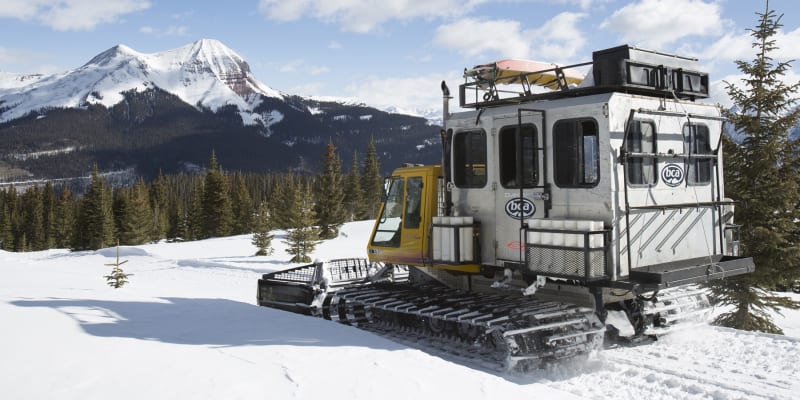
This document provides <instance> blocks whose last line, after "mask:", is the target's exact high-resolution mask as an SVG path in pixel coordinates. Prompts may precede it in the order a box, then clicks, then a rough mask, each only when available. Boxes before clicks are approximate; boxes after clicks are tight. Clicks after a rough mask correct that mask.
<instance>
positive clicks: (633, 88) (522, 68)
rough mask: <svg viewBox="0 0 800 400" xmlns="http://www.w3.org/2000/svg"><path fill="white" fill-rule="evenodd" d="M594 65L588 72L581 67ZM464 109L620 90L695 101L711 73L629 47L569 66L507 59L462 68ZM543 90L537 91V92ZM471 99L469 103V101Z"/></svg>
mask: <svg viewBox="0 0 800 400" xmlns="http://www.w3.org/2000/svg"><path fill="white" fill-rule="evenodd" d="M587 66H591V68H590V69H589V72H588V73H583V72H581V70H582V69H583V68H581V67H587ZM464 79H465V83H464V84H462V85H460V87H459V95H460V96H459V97H460V106H461V107H462V108H482V107H492V106H498V105H504V104H519V103H523V102H527V101H532V100H539V99H551V98H561V97H574V96H584V95H589V94H595V93H606V92H613V91H621V92H628V93H638V94H643V95H649V96H657V97H676V98H680V99H689V100H692V101H694V100H695V99H696V98H706V97H708V82H709V81H708V74H707V73H704V72H698V71H697V59H695V58H689V57H682V56H677V55H672V54H666V53H660V52H656V51H652V50H645V49H640V48H636V47H631V46H628V45H622V46H618V47H613V48H610V49H605V50H599V51H595V52H593V53H592V61H590V62H584V63H579V64H572V65H566V66H559V65H556V64H548V63H542V62H537V61H529V60H517V59H508V60H501V61H496V62H493V63H489V64H482V65H477V66H475V67H473V68H470V69H465V70H464ZM535 88H539V89H538V90H534V89H535ZM468 98H469V100H471V101H469V102H468V101H467V100H468Z"/></svg>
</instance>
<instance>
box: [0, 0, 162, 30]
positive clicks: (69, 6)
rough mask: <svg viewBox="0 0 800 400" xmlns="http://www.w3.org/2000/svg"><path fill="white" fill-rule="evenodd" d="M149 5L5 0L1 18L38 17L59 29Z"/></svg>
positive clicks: (116, 0) (124, 0) (86, 26)
mask: <svg viewBox="0 0 800 400" xmlns="http://www.w3.org/2000/svg"><path fill="white" fill-rule="evenodd" d="M149 7H150V3H148V2H146V1H137V0H103V1H95V0H5V1H4V2H3V6H2V7H0V18H16V19H20V20H23V21H37V22H39V23H41V24H43V25H46V26H49V27H50V28H52V29H55V30H58V31H70V30H91V29H93V28H94V27H95V26H97V25H99V24H107V23H112V22H116V21H118V20H119V19H120V17H121V16H123V15H125V14H129V13H132V12H136V11H141V10H145V9H147V8H149Z"/></svg>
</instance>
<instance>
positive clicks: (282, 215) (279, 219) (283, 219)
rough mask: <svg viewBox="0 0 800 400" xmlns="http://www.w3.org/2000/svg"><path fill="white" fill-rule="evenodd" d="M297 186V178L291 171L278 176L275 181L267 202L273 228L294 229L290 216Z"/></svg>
mask: <svg viewBox="0 0 800 400" xmlns="http://www.w3.org/2000/svg"><path fill="white" fill-rule="evenodd" d="M298 184H299V177H297V176H296V175H295V174H294V173H293V172H292V171H289V172H288V173H286V174H283V175H281V176H279V177H278V179H276V180H275V182H274V187H273V188H272V196H271V199H270V202H269V205H270V207H271V212H270V215H272V222H273V227H274V228H279V229H289V228H293V227H294V226H292V222H291V215H290V214H291V210H292V209H293V205H294V200H295V192H296V191H297V186H298Z"/></svg>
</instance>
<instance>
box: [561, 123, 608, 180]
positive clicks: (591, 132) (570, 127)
mask: <svg viewBox="0 0 800 400" xmlns="http://www.w3.org/2000/svg"><path fill="white" fill-rule="evenodd" d="M553 146H554V147H555V149H554V153H555V157H554V158H555V168H554V169H555V171H554V173H555V182H556V185H558V187H562V188H571V187H593V186H596V185H597V183H598V182H599V181H600V150H599V141H598V129H597V122H595V120H593V119H589V118H580V119H568V120H561V121H558V122H556V123H555V125H553Z"/></svg>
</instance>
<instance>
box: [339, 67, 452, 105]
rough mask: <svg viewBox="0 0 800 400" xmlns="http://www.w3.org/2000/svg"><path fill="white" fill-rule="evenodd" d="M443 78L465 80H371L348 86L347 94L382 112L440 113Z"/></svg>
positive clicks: (426, 77)
mask: <svg viewBox="0 0 800 400" xmlns="http://www.w3.org/2000/svg"><path fill="white" fill-rule="evenodd" d="M442 77H445V78H446V79H447V81H449V82H460V81H461V80H462V79H463V78H462V77H461V76H458V75H456V74H450V75H449V76H448V75H446V74H428V75H421V76H414V77H408V78H392V77H377V76H369V77H366V78H365V79H359V80H358V81H356V82H354V83H351V84H349V85H347V86H346V87H345V94H346V96H348V97H351V98H356V99H359V100H360V101H363V102H365V103H366V104H370V105H374V106H376V107H381V108H385V107H396V108H398V109H401V110H426V109H428V110H430V109H433V110H436V109H441V107H442V92H441V91H440V90H439V87H440V85H441V82H442ZM451 87H452V85H451Z"/></svg>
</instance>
